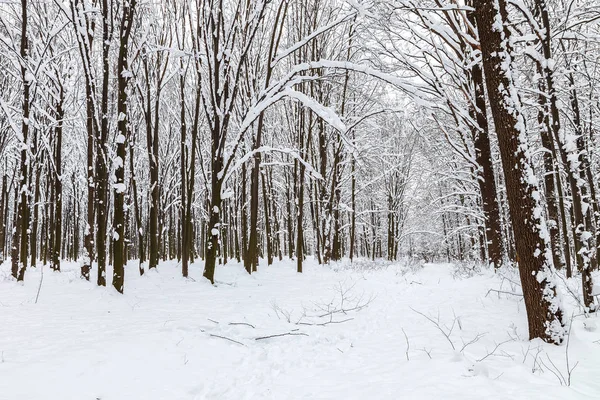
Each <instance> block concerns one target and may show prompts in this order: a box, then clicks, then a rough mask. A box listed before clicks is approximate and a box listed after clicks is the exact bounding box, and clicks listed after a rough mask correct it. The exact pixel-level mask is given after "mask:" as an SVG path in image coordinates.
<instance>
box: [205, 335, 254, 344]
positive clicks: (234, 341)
mask: <svg viewBox="0 0 600 400" xmlns="http://www.w3.org/2000/svg"><path fill="white" fill-rule="evenodd" d="M209 335H210V336H211V337H216V338H220V339H225V340H229V341H230V342H233V343H237V344H241V345H242V346H244V347H246V345H245V344H244V343H242V342H238V341H237V340H233V339H231V338H228V337H225V336H221V335H215V334H214V333H209Z"/></svg>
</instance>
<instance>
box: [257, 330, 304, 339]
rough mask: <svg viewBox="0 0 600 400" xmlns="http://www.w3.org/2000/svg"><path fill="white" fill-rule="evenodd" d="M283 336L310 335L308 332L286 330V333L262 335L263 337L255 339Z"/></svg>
mask: <svg viewBox="0 0 600 400" xmlns="http://www.w3.org/2000/svg"><path fill="white" fill-rule="evenodd" d="M281 336H308V335H307V334H306V333H302V332H286V333H278V334H276V335H269V336H261V337H257V338H255V339H254V340H264V339H271V338H276V337H281Z"/></svg>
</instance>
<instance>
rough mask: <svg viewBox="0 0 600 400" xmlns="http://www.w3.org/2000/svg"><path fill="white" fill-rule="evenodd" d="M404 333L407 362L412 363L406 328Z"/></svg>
mask: <svg viewBox="0 0 600 400" xmlns="http://www.w3.org/2000/svg"><path fill="white" fill-rule="evenodd" d="M402 333H404V339H406V361H410V358H409V357H408V350H410V342H409V341H408V336H407V335H406V332H405V331H404V328H402ZM430 357H431V356H430Z"/></svg>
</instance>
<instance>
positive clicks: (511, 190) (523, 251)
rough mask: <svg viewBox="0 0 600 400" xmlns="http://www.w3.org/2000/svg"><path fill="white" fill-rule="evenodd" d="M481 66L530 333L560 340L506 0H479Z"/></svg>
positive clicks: (560, 327) (560, 328) (559, 319)
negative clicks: (514, 74)
mask: <svg viewBox="0 0 600 400" xmlns="http://www.w3.org/2000/svg"><path fill="white" fill-rule="evenodd" d="M474 3H475V10H476V11H475V15H476V19H477V27H478V31H479V39H480V44H481V52H482V57H483V67H484V71H485V77H486V84H487V89H488V96H489V99H490V107H491V109H492V114H493V118H494V124H495V127H496V133H497V135H498V145H499V148H500V154H501V158H502V165H503V169H504V177H505V181H506V193H507V198H508V205H509V209H510V216H511V221H512V225H513V230H514V233H515V237H516V238H518V240H517V241H516V243H515V245H516V250H517V257H518V261H519V271H520V276H521V285H522V288H523V295H524V299H525V308H526V310H527V317H528V322H529V337H530V338H531V339H533V338H541V339H543V340H544V341H547V342H550V343H560V342H562V340H563V337H564V334H565V332H564V327H563V321H562V317H563V315H562V310H561V308H560V305H559V303H558V300H557V299H556V293H555V291H556V286H555V283H554V282H553V276H552V274H553V273H554V272H553V268H552V259H551V255H550V254H549V251H548V250H549V249H548V243H547V242H546V239H545V238H546V232H545V221H544V220H543V216H542V213H541V211H540V210H541V204H539V199H538V197H539V193H538V189H537V182H536V181H535V175H534V173H533V170H532V168H531V164H530V160H529V150H528V144H527V137H526V133H525V126H524V123H525V122H524V119H523V116H522V115H521V114H520V99H519V98H518V95H517V93H516V89H515V88H514V83H513V82H512V78H511V75H510V68H511V54H510V49H509V48H508V40H509V37H507V36H508V34H509V33H508V30H507V29H506V28H505V27H504V25H500V26H499V23H500V24H503V21H504V20H506V4H505V2H504V0H476V1H475V2H474Z"/></svg>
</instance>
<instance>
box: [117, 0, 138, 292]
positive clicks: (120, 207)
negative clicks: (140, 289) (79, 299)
mask: <svg viewBox="0 0 600 400" xmlns="http://www.w3.org/2000/svg"><path fill="white" fill-rule="evenodd" d="M135 4H136V1H135V0H132V1H131V2H129V3H124V4H123V5H122V7H123V10H122V13H123V14H122V17H121V28H120V30H119V39H120V46H119V59H118V61H117V83H118V94H117V113H118V118H117V159H116V161H115V178H116V182H115V186H114V188H115V191H114V210H113V235H112V238H111V239H112V241H113V279H112V284H113V286H114V288H115V289H116V290H117V291H118V292H119V293H123V285H124V279H125V264H126V263H127V260H126V258H125V257H126V256H125V222H126V221H125V190H126V186H125V157H126V156H127V144H128V136H129V131H128V129H129V126H128V125H129V119H128V105H127V98H128V96H127V84H128V82H129V79H130V74H131V73H130V72H129V63H128V47H129V37H130V34H131V27H132V25H133V13H134V10H135Z"/></svg>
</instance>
